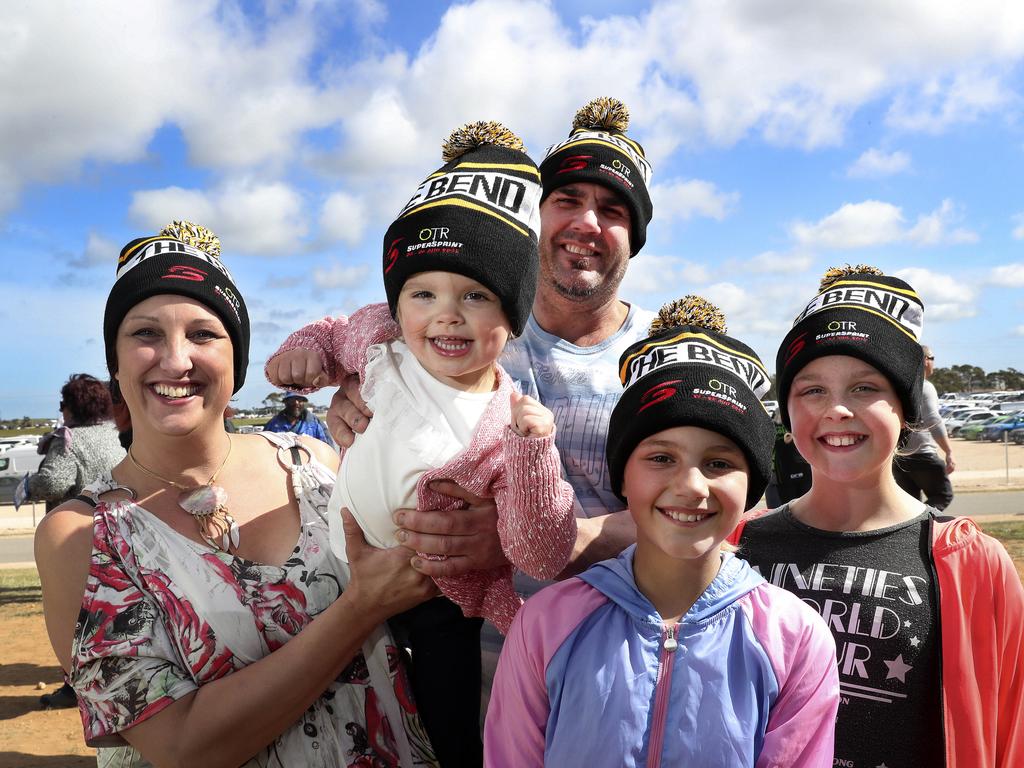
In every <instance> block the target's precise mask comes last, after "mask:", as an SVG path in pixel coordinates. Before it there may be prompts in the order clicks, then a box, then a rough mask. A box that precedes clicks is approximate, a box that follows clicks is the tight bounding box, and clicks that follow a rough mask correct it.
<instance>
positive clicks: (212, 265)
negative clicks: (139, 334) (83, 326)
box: [103, 221, 249, 392]
mask: <svg viewBox="0 0 1024 768" xmlns="http://www.w3.org/2000/svg"><path fill="white" fill-rule="evenodd" d="M165 293H170V294H175V295H178V296H187V297H188V298H191V299H195V300H196V301H198V302H200V303H202V304H204V305H206V306H207V307H209V308H210V309H211V310H212V311H213V312H215V313H216V314H217V316H218V317H220V319H221V322H223V323H224V328H225V329H226V330H227V332H228V336H230V338H231V346H232V349H233V352H234V383H233V387H234V391H235V392H237V391H238V390H239V389H241V388H242V384H244V383H245V371H246V368H248V366H249V313H248V312H247V311H246V308H245V301H244V300H243V299H242V294H241V293H239V291H238V288H237V287H236V286H235V281H234V279H232V277H231V273H230V272H228V269H227V267H225V266H224V263H223V262H222V261H221V260H220V239H219V238H218V237H217V236H216V235H215V234H213V232H211V231H210V230H208V229H206V227H202V226H199V225H197V224H193V223H192V222H189V221H173V222H171V223H170V224H169V225H168V226H166V227H165V228H164V229H163V230H161V232H160V233H159V234H158V235H155V236H153V237H140V238H136V239H135V240H132V241H131V242H130V243H128V244H127V245H126V246H125V247H124V248H122V249H121V255H120V258H118V261H117V273H116V277H115V278H114V285H113V287H112V288H111V289H110V295H109V296H107V306H106V309H105V310H104V312H103V344H104V347H105V348H106V355H107V368H108V369H109V370H110V375H111V377H113V376H114V374H115V373H117V360H116V357H117V356H116V354H115V351H114V347H115V344H116V341H117V329H118V327H119V326H120V325H121V321H122V320H124V316H125V315H126V314H128V311H129V310H130V309H131V308H132V307H134V306H135V305H136V304H138V303H139V302H141V301H145V300H146V299H148V298H150V297H151V296H157V295H159V294H165Z"/></svg>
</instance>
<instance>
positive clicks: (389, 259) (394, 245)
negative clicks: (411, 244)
mask: <svg viewBox="0 0 1024 768" xmlns="http://www.w3.org/2000/svg"><path fill="white" fill-rule="evenodd" d="M404 239H405V238H404V237H399V238H396V239H394V240H392V241H391V245H389V246H388V252H387V255H386V256H384V274H385V275H386V274H387V273H388V272H390V271H391V268H392V267H393V266H395V262H396V261H398V244H399V243H400V242H402V241H403V240H404Z"/></svg>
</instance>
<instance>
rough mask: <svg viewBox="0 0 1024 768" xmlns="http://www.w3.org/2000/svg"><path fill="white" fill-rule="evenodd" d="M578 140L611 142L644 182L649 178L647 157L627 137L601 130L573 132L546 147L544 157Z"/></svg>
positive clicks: (649, 166)
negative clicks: (626, 158)
mask: <svg viewBox="0 0 1024 768" xmlns="http://www.w3.org/2000/svg"><path fill="white" fill-rule="evenodd" d="M578 142H588V143H589V142H601V143H604V144H611V145H612V146H614V147H615V148H616V149H617V150H619V151H620V152H622V154H624V155H625V156H626V157H628V158H629V161H630V162H631V163H632V164H633V166H634V167H635V168H636V169H637V170H639V171H640V175H641V176H643V179H644V183H645V184H646V183H648V182H649V181H650V180H651V164H650V163H649V162H647V158H646V157H644V156H643V155H642V154H640V152H638V151H637V150H636V147H634V146H633V144H632V143H631V142H630V141H628V140H627V139H623V138H621V137H619V136H615V135H613V134H610V133H604V132H603V131H580V132H578V133H574V134H572V135H571V136H570V137H569V138H567V139H566V140H565V141H560V142H559V143H558V144H552V145H551V146H550V147H548V151H547V154H546V155H545V157H550V156H551V155H553V154H555V153H556V152H560V151H562V149H564V148H565V147H568V146H571V145H573V144H576V143H578ZM627 175H628V174H627Z"/></svg>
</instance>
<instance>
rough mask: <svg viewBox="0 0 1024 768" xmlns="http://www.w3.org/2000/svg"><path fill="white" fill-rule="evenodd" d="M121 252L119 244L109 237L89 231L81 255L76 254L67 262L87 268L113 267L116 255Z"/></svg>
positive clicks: (73, 265) (80, 267) (77, 266)
mask: <svg viewBox="0 0 1024 768" xmlns="http://www.w3.org/2000/svg"><path fill="white" fill-rule="evenodd" d="M120 252H121V246H120V245H119V244H118V243H115V242H114V241H113V240H111V239H110V238H109V237H103V235H99V234H97V233H96V232H90V233H89V236H88V238H87V239H86V242H85V250H84V251H83V252H82V253H81V255H79V256H76V257H74V258H72V259H71V261H70V262H68V263H69V264H70V265H71V266H72V267H76V268H79V269H87V268H89V267H95V266H101V265H105V266H108V267H110V268H111V269H113V267H114V264H115V263H116V262H117V255H118V254H119V253H120Z"/></svg>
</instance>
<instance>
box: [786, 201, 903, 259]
mask: <svg viewBox="0 0 1024 768" xmlns="http://www.w3.org/2000/svg"><path fill="white" fill-rule="evenodd" d="M791 232H792V235H793V237H794V238H795V239H796V241H797V242H798V243H800V244H801V245H806V246H816V247H821V248H865V247H868V246H873V245H882V244H884V243H891V242H895V241H897V240H899V239H900V238H901V237H902V233H903V213H902V211H901V210H900V209H899V208H898V207H897V206H895V205H892V204H891V203H883V202H880V201H878V200H865V201H864V202H863V203H846V204H845V205H843V206H842V207H840V208H839V210H837V211H835V212H834V213H830V214H829V215H828V216H826V217H825V218H823V219H821V220H820V221H819V222H817V223H816V224H807V223H804V222H797V223H795V224H793V226H792V227H791Z"/></svg>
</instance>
